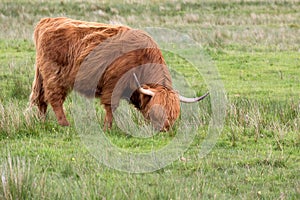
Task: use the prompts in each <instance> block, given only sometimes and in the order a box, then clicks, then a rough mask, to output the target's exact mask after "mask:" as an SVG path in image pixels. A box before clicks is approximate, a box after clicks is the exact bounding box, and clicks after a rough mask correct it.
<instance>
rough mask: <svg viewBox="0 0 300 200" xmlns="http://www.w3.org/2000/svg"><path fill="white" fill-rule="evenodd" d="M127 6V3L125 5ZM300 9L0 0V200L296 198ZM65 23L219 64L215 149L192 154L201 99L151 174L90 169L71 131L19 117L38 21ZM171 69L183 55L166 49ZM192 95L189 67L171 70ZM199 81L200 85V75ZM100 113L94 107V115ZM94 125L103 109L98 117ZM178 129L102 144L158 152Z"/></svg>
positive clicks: (254, 4)
mask: <svg viewBox="0 0 300 200" xmlns="http://www.w3.org/2000/svg"><path fill="white" fill-rule="evenodd" d="M122 2H123V1H122ZM299 10H300V2H299V1H268V2H265V1H238V0H236V1H230V2H229V1H227V0H225V1H202V2H201V3H198V2H197V1H184V2H180V1H172V2H167V1H159V2H158V1H154V2H153V3H147V2H144V1H141V2H139V3H137V4H135V3H133V1H126V4H121V3H120V2H118V1H111V2H110V3H108V2H106V1H104V3H99V2H94V1H89V2H88V3H86V2H85V3H82V2H80V1H51V3H49V2H46V1H45V2H44V1H30V2H29V1H14V2H11V1H3V0H2V1H0V29H1V31H0V88H1V90H0V148H1V150H0V163H1V165H0V174H1V181H2V184H1V185H0V199H199V198H202V199H299V198H300V181H299V180H300V170H299V166H300V134H299V132H300V99H299V96H300V78H299V77H300V53H299V52H300V47H299V44H300V40H299V34H300V31H299V30H300V20H299V19H300V16H299V15H300V13H299ZM46 16H68V17H73V18H76V19H82V20H90V21H99V22H107V23H123V24H126V25H129V26H132V27H136V28H142V27H146V26H159V27H166V28H171V29H176V30H178V31H182V32H185V33H188V34H189V35H191V36H192V37H193V38H194V39H195V40H197V41H198V42H199V43H200V44H201V45H202V47H203V48H204V50H205V53H206V54H207V55H208V56H209V57H210V58H211V59H212V60H213V62H214V63H215V65H216V66H217V68H218V71H219V73H220V76H221V78H222V81H223V83H224V87H225V89H226V92H227V97H228V105H227V115H226V119H225V126H224V128H223V131H222V134H221V135H220V137H219V138H218V141H217V144H216V146H215V147H214V149H213V150H212V151H211V152H210V153H209V154H208V155H207V156H206V157H204V158H199V156H198V153H199V149H200V147H201V142H202V141H203V140H204V138H205V136H206V134H207V128H208V125H209V120H210V117H211V113H210V112H211V111H210V102H209V99H208V100H205V101H204V102H202V103H200V104H199V109H200V110H201V113H205V114H203V116H202V115H201V116H202V118H201V119H202V121H201V127H200V128H199V129H198V131H197V134H196V136H195V138H194V140H193V143H192V144H191V146H190V147H189V148H188V150H187V151H186V152H185V153H184V154H183V155H182V156H181V159H180V158H178V159H177V160H176V161H174V162H173V163H171V164H170V165H168V166H167V167H165V168H163V169H160V170H158V171H155V172H152V173H146V174H130V173H125V172H120V171H117V170H114V169H110V168H108V167H106V166H105V165H103V164H101V163H98V162H97V160H96V159H95V158H94V157H93V156H91V154H90V153H89V152H88V150H87V148H86V147H85V145H84V144H83V143H82V141H81V139H80V137H79V135H78V134H77V132H76V127H75V126H74V121H73V119H72V118H73V115H71V112H72V106H71V105H72V99H70V98H69V99H68V100H67V102H66V103H65V107H66V110H67V113H68V119H69V120H70V121H71V123H72V126H70V127H67V128H62V127H59V126H58V125H57V123H56V121H55V118H54V115H53V112H52V111H51V110H50V111H49V113H48V118H47V120H46V121H45V122H44V123H43V122H41V121H40V120H39V119H38V118H37V117H36V115H35V113H34V112H25V109H26V107H27V106H28V96H29V94H30V88H31V83H32V80H33V77H34V67H33V66H34V58H35V49H34V45H33V42H32V39H31V38H32V32H33V28H34V25H35V24H36V23H37V22H38V21H39V19H40V18H41V17H46ZM164 55H165V57H166V60H167V62H168V63H169V64H170V66H174V68H176V67H178V66H181V65H182V66H185V67H188V66H189V65H188V63H186V62H185V61H184V60H183V59H181V58H179V57H177V56H176V55H173V54H171V53H168V52H164ZM176 69H177V71H178V72H179V73H181V74H184V75H185V76H186V77H187V80H188V82H189V85H190V86H191V87H193V89H195V90H196V91H199V92H202V91H205V84H204V83H203V81H202V79H201V77H194V76H193V75H192V74H193V71H192V69H189V68H184V70H183V69H181V70H180V68H176ZM198 78H199V79H198ZM97 109H98V108H97ZM99 115H100V117H99V118H100V119H99V121H101V120H102V117H103V110H101V109H99ZM175 134H176V130H175V131H173V132H170V133H161V134H159V135H156V136H154V137H152V138H149V139H138V138H134V137H131V136H128V135H126V134H124V133H123V132H121V131H120V130H119V129H118V128H117V127H114V128H113V130H112V131H111V132H110V133H107V134H106V135H107V137H108V138H109V139H110V140H111V141H112V142H113V143H114V144H115V145H116V146H119V147H121V148H124V149H131V150H134V151H137V152H139V151H145V149H146V150H151V149H152V148H153V146H156V147H162V146H164V145H165V144H166V143H167V142H168V141H170V140H171V139H172V138H173V137H174V135H175Z"/></svg>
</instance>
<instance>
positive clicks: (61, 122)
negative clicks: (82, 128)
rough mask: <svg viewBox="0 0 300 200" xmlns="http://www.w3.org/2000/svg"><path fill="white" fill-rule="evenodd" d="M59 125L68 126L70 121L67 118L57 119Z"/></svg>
mask: <svg viewBox="0 0 300 200" xmlns="http://www.w3.org/2000/svg"><path fill="white" fill-rule="evenodd" d="M58 123H59V125H61V126H70V123H69V122H68V121H67V120H61V121H58Z"/></svg>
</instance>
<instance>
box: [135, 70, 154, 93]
mask: <svg viewBox="0 0 300 200" xmlns="http://www.w3.org/2000/svg"><path fill="white" fill-rule="evenodd" d="M133 76H134V79H135V82H136V84H137V86H138V90H139V92H140V93H142V94H145V95H149V96H152V97H153V96H154V94H155V93H154V92H152V91H151V90H147V89H144V88H142V86H141V84H140V82H139V80H138V79H137V77H136V75H135V73H133Z"/></svg>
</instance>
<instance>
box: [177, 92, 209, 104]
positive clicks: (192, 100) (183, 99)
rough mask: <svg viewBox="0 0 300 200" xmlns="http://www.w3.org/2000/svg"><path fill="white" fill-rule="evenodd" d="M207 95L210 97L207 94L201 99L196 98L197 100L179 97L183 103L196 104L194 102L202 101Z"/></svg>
mask: <svg viewBox="0 0 300 200" xmlns="http://www.w3.org/2000/svg"><path fill="white" fill-rule="evenodd" d="M207 95H209V93H206V94H205V95H202V96H201V97H195V98H187V97H183V96H181V95H179V99H180V101H181V102H183V103H194V102H197V101H201V100H202V99H204V98H205V97H206V96H207Z"/></svg>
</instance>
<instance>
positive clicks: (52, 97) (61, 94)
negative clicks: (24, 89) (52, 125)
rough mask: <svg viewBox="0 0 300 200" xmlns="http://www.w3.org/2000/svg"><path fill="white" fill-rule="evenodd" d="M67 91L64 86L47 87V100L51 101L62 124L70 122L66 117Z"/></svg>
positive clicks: (67, 124) (66, 124)
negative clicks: (64, 105)
mask: <svg viewBox="0 0 300 200" xmlns="http://www.w3.org/2000/svg"><path fill="white" fill-rule="evenodd" d="M66 96H67V92H66V91H65V89H63V88H59V87H57V88H55V89H53V88H45V97H46V99H47V102H49V103H50V105H51V107H52V109H53V111H54V113H55V116H56V119H57V121H58V123H59V125H61V126H69V125H70V124H69V122H68V120H67V118H66V115H65V112H64V108H63V104H64V101H65V99H66Z"/></svg>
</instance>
